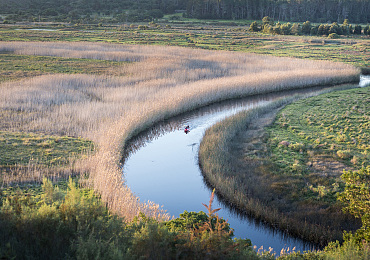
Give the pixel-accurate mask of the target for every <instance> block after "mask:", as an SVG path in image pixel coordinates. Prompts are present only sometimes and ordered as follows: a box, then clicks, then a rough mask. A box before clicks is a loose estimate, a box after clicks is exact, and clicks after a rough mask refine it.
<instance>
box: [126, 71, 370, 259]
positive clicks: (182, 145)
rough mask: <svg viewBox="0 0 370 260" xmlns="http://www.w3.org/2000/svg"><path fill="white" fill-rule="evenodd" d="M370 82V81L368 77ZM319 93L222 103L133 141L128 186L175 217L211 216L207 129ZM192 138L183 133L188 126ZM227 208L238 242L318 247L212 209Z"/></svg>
mask: <svg viewBox="0 0 370 260" xmlns="http://www.w3.org/2000/svg"><path fill="white" fill-rule="evenodd" d="M367 79H368V80H369V82H370V77H368V78H367ZM317 90H318V88H315V89H310V90H299V91H292V92H284V93H278V94H269V95H263V96H255V97H251V98H245V99H240V100H233V101H227V102H221V103H217V104H214V105H211V106H207V107H205V108H202V109H198V110H196V111H194V112H192V113H187V114H184V115H182V116H178V117H174V118H172V119H170V120H168V121H165V122H162V123H161V124H158V125H156V126H155V127H153V128H152V129H150V130H148V131H146V132H144V133H142V134H141V135H140V136H138V137H137V138H135V139H134V140H132V142H131V145H129V146H128V148H127V149H126V156H125V158H126V159H125V161H124V166H123V172H124V178H125V180H126V184H127V185H128V186H129V187H130V188H131V190H132V191H133V192H134V193H135V194H136V195H137V196H138V197H140V199H141V200H142V201H148V200H150V201H153V202H155V203H157V204H159V205H163V207H164V209H166V210H167V211H168V212H169V213H170V214H171V215H172V216H174V217H178V216H179V214H180V213H182V212H184V210H187V211H196V212H197V211H205V212H206V211H207V210H206V208H205V207H204V206H203V205H202V203H205V204H208V201H209V198H210V195H211V192H212V190H211V188H210V187H208V186H207V185H206V183H205V182H204V179H203V176H202V173H201V171H200V169H199V166H198V161H197V155H198V148H199V143H200V142H201V140H202V137H203V134H204V132H205V130H206V129H207V128H209V127H210V126H211V125H213V124H215V123H216V122H218V121H220V120H222V119H224V118H226V117H229V116H231V115H233V114H235V113H237V112H239V111H242V110H248V109H251V108H254V107H257V106H260V105H263V104H266V103H268V102H271V101H273V100H275V99H277V98H281V97H283V96H289V95H293V94H297V93H303V92H314V91H317ZM185 125H189V126H190V130H191V131H190V133H188V134H185V133H184V130H183V129H184V126H185ZM219 207H221V208H222V209H221V210H220V211H219V215H220V216H221V217H223V218H224V219H228V222H229V223H230V225H231V227H232V228H234V230H235V232H234V234H235V237H241V238H249V239H251V240H252V243H253V245H256V246H257V247H258V248H260V247H261V246H263V248H265V249H268V248H269V247H272V248H273V249H274V251H275V252H280V251H281V249H283V248H285V249H286V248H290V249H292V248H293V247H295V248H296V250H301V251H303V250H308V249H313V248H314V246H313V245H312V244H310V243H307V242H304V241H302V240H300V239H295V238H293V237H290V236H288V235H286V234H284V233H283V232H280V231H277V230H273V229H271V228H269V227H268V226H267V225H264V224H261V223H258V222H256V221H254V220H253V219H251V218H248V217H247V216H245V215H243V214H240V213H238V212H236V211H235V210H233V209H231V208H230V207H229V206H228V205H225V204H223V203H222V202H221V201H220V199H219V198H217V196H216V199H215V201H214V204H213V208H219Z"/></svg>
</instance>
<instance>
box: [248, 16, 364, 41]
mask: <svg viewBox="0 0 370 260" xmlns="http://www.w3.org/2000/svg"><path fill="white" fill-rule="evenodd" d="M249 30H250V31H252V32H259V31H262V32H263V33H271V34H281V35H318V36H324V35H326V36H328V37H329V38H336V37H338V36H339V35H351V34H357V35H360V34H364V35H370V26H369V25H366V26H364V27H362V26H361V25H360V24H357V25H352V24H350V23H349V21H348V19H345V20H344V21H343V23H342V24H338V23H337V22H334V23H332V24H328V23H326V24H317V25H312V24H311V22H310V21H306V22H304V23H302V24H301V23H293V24H291V23H289V22H288V23H283V24H282V23H280V22H277V23H275V22H274V20H273V19H272V18H270V17H268V16H265V17H264V18H263V19H262V23H260V24H259V23H257V22H256V21H254V22H253V23H251V25H250V27H249Z"/></svg>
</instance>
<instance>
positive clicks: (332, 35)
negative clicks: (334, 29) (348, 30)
mask: <svg viewBox="0 0 370 260" xmlns="http://www.w3.org/2000/svg"><path fill="white" fill-rule="evenodd" d="M328 38H329V39H338V38H339V35H338V34H336V33H331V34H329V35H328Z"/></svg>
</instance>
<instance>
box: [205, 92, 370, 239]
mask: <svg viewBox="0 0 370 260" xmlns="http://www.w3.org/2000/svg"><path fill="white" fill-rule="evenodd" d="M369 94H370V93H369V88H368V87H367V88H356V89H350V90H344V91H338V92H331V93H327V94H322V95H319V96H316V97H311V98H307V99H302V100H300V101H296V102H294V103H292V104H291V105H287V106H286V107H285V108H284V109H282V110H281V111H280V112H279V114H278V115H277V118H276V120H275V123H273V124H272V122H273V119H274V118H275V116H276V113H277V112H278V110H279V109H280V108H281V107H282V105H284V103H290V102H291V100H285V101H284V100H283V101H281V102H276V104H274V105H272V106H269V107H267V108H264V109H257V110H255V111H252V112H246V113H241V114H239V115H237V116H235V117H233V118H230V119H227V120H225V121H223V122H220V123H219V124H217V125H215V126H214V127H212V128H210V129H209V130H208V131H207V132H206V134H205V137H204V139H203V141H202V143H201V146H200V151H199V161H200V164H201V166H202V169H203V172H204V173H205V176H206V178H207V180H208V181H209V182H210V183H211V185H213V186H214V187H216V189H218V191H219V193H220V194H221V195H222V196H223V197H224V198H225V199H226V200H228V201H230V202H231V203H232V204H233V205H235V207H237V208H240V209H241V210H244V211H245V212H247V213H249V214H251V215H253V216H254V217H255V218H257V219H260V220H262V221H267V222H268V223H269V224H270V225H272V226H274V227H279V228H280V229H283V230H286V231H287V232H290V233H292V234H295V235H297V236H300V237H305V238H306V239H308V240H310V241H314V242H316V243H324V244H325V243H326V242H328V241H331V240H333V239H334V240H336V239H337V240H341V239H342V232H343V230H355V229H357V228H359V227H360V223H359V221H358V220H355V219H354V218H353V217H350V216H349V215H346V214H343V213H342V212H341V209H342V204H340V202H338V201H337V195H338V194H339V192H342V191H343V190H344V186H345V185H344V183H343V181H342V180H341V178H340V176H341V174H342V173H343V170H357V169H360V168H361V167H366V166H367V165H369V155H368V154H369V149H370V147H369V145H368V144H369V141H370V139H369V138H370V135H369V127H368V122H369V112H368V111H370V107H369V104H370V103H369V96H370V95H369ZM271 110H275V112H274V113H271V112H270V111H271ZM271 124H272V125H271ZM269 125H271V126H269ZM219 151H222V152H219ZM223 151H227V152H226V153H224V152H223ZM252 183H253V185H251V184H252Z"/></svg>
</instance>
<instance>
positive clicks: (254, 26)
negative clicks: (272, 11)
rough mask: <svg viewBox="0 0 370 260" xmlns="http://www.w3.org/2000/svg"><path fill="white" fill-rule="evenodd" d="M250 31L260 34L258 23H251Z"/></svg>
mask: <svg viewBox="0 0 370 260" xmlns="http://www.w3.org/2000/svg"><path fill="white" fill-rule="evenodd" d="M249 31H251V32H258V31H259V28H258V23H257V22H256V21H254V22H253V23H251V25H250V26H249Z"/></svg>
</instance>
